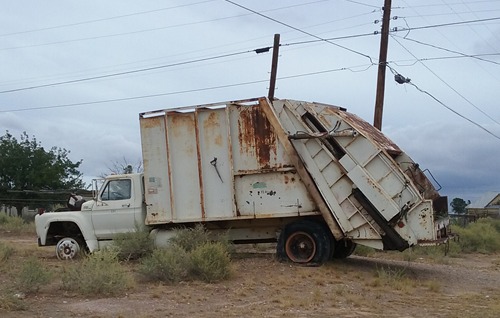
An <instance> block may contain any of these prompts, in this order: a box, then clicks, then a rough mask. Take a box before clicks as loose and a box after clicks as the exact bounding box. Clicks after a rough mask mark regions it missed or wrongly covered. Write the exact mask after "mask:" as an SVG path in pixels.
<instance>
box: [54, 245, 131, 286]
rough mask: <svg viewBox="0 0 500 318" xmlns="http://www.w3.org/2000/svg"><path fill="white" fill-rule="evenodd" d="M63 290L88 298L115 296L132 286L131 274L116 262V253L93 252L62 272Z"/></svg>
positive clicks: (111, 251) (107, 251)
mask: <svg viewBox="0 0 500 318" xmlns="http://www.w3.org/2000/svg"><path fill="white" fill-rule="evenodd" d="M62 282H63V289H64V290H68V291H74V292H78V293H80V294H83V295H86V296H90V295H95V296H101V295H104V296H116V295H119V294H122V293H124V292H125V291H127V290H129V289H131V288H132V287H133V286H134V280H133V277H132V276H131V274H130V273H129V272H128V271H127V270H126V268H125V267H124V266H122V265H121V264H120V262H119V260H118V255H117V253H116V251H113V250H101V251H97V252H94V253H93V254H91V255H89V256H88V257H87V258H85V259H83V260H82V261H81V262H78V263H75V265H74V266H72V267H69V268H67V269H65V270H64V272H63V274H62Z"/></svg>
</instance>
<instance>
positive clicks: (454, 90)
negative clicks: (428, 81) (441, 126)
mask: <svg viewBox="0 0 500 318" xmlns="http://www.w3.org/2000/svg"><path fill="white" fill-rule="evenodd" d="M392 38H393V40H395V41H396V42H397V43H398V44H399V45H400V46H401V47H402V48H403V49H404V50H406V51H407V52H408V53H409V54H410V55H411V56H413V57H414V58H416V59H417V57H416V56H415V55H414V54H413V53H412V52H411V51H410V50H408V49H407V48H406V47H405V46H404V45H403V44H401V42H399V41H398V40H397V39H396V38H395V37H392ZM420 64H422V65H423V66H424V67H425V68H426V69H427V70H428V71H429V72H431V73H432V74H433V75H434V76H435V77H436V78H437V79H439V80H440V81H441V82H442V83H443V84H445V85H446V86H448V88H450V89H451V90H452V91H453V92H455V93H456V94H457V95H458V96H460V97H461V98H462V99H463V100H465V101H466V102H467V103H468V104H469V105H471V106H472V107H474V108H475V109H477V110H478V111H479V112H481V113H482V114H483V115H485V116H486V117H488V118H489V119H491V120H492V121H493V122H495V123H496V124H498V125H500V122H498V121H497V120H496V119H494V118H493V117H491V116H490V115H488V114H487V113H486V112H485V111H483V110H482V109H481V108H479V107H478V106H476V105H475V104H474V103H473V102H471V101H470V100H469V99H467V98H466V97H465V96H464V95H462V94H460V92H459V91H457V90H456V89H455V88H453V87H452V86H451V85H450V84H448V83H447V82H446V81H445V80H444V79H442V78H441V77H440V76H439V75H437V74H436V72H434V71H433V70H431V69H430V68H429V67H428V66H427V65H425V63H424V62H422V61H420ZM389 68H390V67H389ZM390 69H391V68H390ZM391 71H393V72H394V70H392V69H391ZM453 112H455V111H453ZM457 114H458V113H457ZM460 116H461V115H460ZM462 117H463V116H462ZM464 118H465V117H464ZM467 120H469V121H471V120H470V119H467ZM471 122H472V121H471ZM473 123H474V122H473ZM474 124H476V123H474ZM476 125H479V124H476ZM479 126H480V125H479ZM480 127H482V126H480ZM482 129H484V130H486V129H485V128H483V127H482ZM486 131H488V130H486ZM488 132H489V131H488ZM489 133H491V132H489ZM491 134H492V133H491ZM494 136H495V137H497V138H498V136H496V135H494Z"/></svg>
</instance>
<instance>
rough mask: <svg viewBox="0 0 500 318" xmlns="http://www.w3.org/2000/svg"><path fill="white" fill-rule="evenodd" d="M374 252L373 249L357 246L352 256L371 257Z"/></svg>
mask: <svg viewBox="0 0 500 318" xmlns="http://www.w3.org/2000/svg"><path fill="white" fill-rule="evenodd" d="M375 252H376V251H375V249H374V248H371V247H368V246H364V245H359V244H358V246H357V247H356V249H355V250H354V254H355V255H359V256H371V255H373V254H375Z"/></svg>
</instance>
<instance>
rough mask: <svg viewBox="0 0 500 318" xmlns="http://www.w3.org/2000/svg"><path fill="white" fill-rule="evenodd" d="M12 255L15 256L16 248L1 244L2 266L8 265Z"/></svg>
mask: <svg viewBox="0 0 500 318" xmlns="http://www.w3.org/2000/svg"><path fill="white" fill-rule="evenodd" d="M12 254H14V248H13V247H11V246H9V245H6V244H5V243H3V242H0V265H2V264H4V263H6V262H7V260H8V259H9V258H10V257H11V256H12Z"/></svg>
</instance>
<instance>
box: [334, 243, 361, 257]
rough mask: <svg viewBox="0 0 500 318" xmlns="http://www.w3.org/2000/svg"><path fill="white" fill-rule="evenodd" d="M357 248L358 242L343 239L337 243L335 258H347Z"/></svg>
mask: <svg viewBox="0 0 500 318" xmlns="http://www.w3.org/2000/svg"><path fill="white" fill-rule="evenodd" d="M355 249H356V243H354V242H353V241H352V240H350V239H341V240H339V241H337V242H336V243H335V252H334V253H333V258H340V259H342V258H347V257H349V256H350V255H351V254H352V253H353V252H354V250H355Z"/></svg>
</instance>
